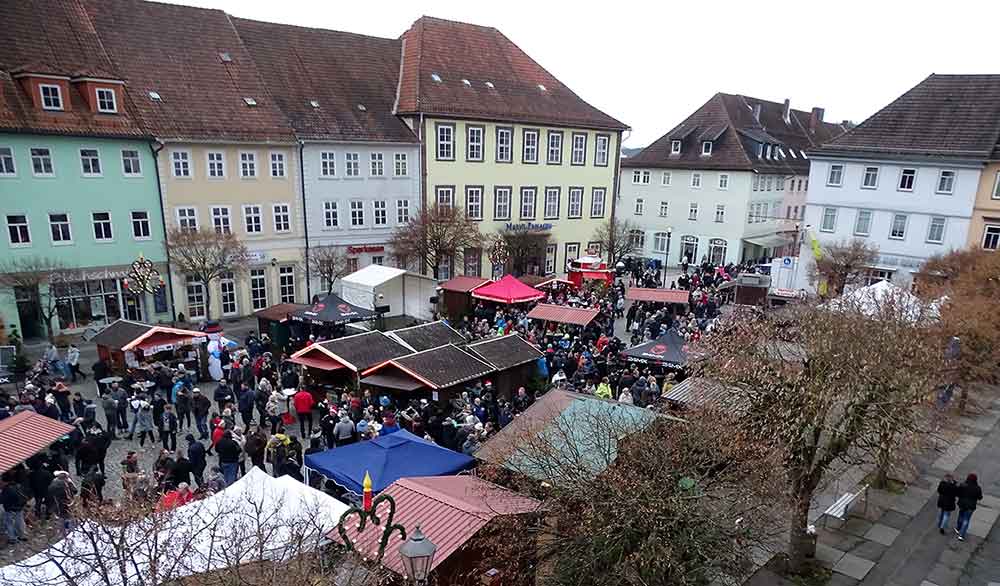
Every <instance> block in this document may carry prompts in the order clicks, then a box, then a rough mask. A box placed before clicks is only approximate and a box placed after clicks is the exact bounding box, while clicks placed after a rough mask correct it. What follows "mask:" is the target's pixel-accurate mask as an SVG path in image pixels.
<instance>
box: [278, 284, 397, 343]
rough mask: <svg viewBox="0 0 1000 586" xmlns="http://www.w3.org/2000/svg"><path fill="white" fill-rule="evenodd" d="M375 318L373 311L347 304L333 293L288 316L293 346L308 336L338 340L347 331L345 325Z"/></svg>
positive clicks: (303, 341)
mask: <svg viewBox="0 0 1000 586" xmlns="http://www.w3.org/2000/svg"><path fill="white" fill-rule="evenodd" d="M376 317H378V314H377V313H376V312H375V311H373V310H371V309H366V308H364V307H360V306H358V305H354V304H351V303H348V302H346V301H344V300H343V299H341V297H340V296H339V295H334V294H333V293H331V294H329V295H327V296H326V297H324V298H323V299H322V300H320V301H317V302H316V303H314V304H312V305H310V306H308V307H305V308H303V309H300V310H298V311H293V312H292V313H290V314H288V319H289V320H290V321H291V323H290V324H289V325H290V328H291V339H292V343H293V344H296V343H298V344H303V343H305V341H306V340H308V339H309V336H310V335H315V336H317V337H323V338H327V339H329V338H338V337H340V336H343V335H344V333H345V332H346V331H347V330H346V328H345V326H346V325H347V324H350V323H354V322H359V321H367V320H370V319H374V318H376Z"/></svg>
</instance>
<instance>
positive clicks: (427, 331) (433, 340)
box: [391, 321, 468, 352]
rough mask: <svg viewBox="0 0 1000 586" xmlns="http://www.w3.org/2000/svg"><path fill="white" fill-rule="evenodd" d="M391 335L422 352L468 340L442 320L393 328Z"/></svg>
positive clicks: (463, 342)
mask: <svg viewBox="0 0 1000 586" xmlns="http://www.w3.org/2000/svg"><path fill="white" fill-rule="evenodd" d="M391 334H392V335H393V336H396V337H398V338H399V339H400V340H402V341H403V343H404V344H407V345H409V346H410V347H411V348H413V350H414V351H415V352H422V351H424V350H430V349H431V348H437V347H439V346H446V345H448V344H459V345H461V344H465V343H466V342H467V341H468V340H466V339H465V337H464V336H462V334H460V333H458V332H456V331H455V330H454V329H453V328H452V327H451V326H449V325H448V324H446V323H444V322H443V321H435V322H431V323H427V324H421V325H419V326H413V327H410V328H403V329H400V330H393V331H392V332H391Z"/></svg>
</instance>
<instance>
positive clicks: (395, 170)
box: [392, 153, 409, 177]
mask: <svg viewBox="0 0 1000 586" xmlns="http://www.w3.org/2000/svg"><path fill="white" fill-rule="evenodd" d="M406 163H407V160H406V153H396V154H395V155H393V167H392V174H393V176H395V177H406V175H407V173H409V170H408V169H407V168H406V166H407V165H406Z"/></svg>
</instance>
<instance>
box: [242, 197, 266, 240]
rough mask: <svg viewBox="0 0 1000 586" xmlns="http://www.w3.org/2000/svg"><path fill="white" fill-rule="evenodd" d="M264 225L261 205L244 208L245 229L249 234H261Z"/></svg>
mask: <svg viewBox="0 0 1000 586" xmlns="http://www.w3.org/2000/svg"><path fill="white" fill-rule="evenodd" d="M263 224H264V222H263V221H262V220H261V213H260V206H259V205H253V204H248V205H245V206H243V228H244V229H245V230H246V233H247V234H260V233H261V232H262V231H263Z"/></svg>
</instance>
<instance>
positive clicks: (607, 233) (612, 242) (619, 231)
mask: <svg viewBox="0 0 1000 586" xmlns="http://www.w3.org/2000/svg"><path fill="white" fill-rule="evenodd" d="M633 230H639V225H638V224H636V223H635V222H633V221H631V220H621V219H619V218H617V217H611V218H608V219H607V220H606V221H605V222H604V223H603V224H601V225H600V226H598V227H597V229H596V230H594V235H593V236H592V237H591V239H592V240H594V241H595V242H600V243H601V250H603V251H604V252H605V254H607V256H608V266H611V267H613V266H615V264H616V263H617V262H618V261H619V260H621V259H623V258H625V257H626V256H628V255H629V254H631V253H632V252H634V251H635V243H634V242H633V241H632V231H633Z"/></svg>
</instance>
